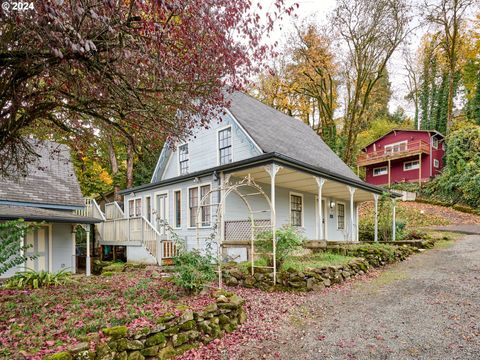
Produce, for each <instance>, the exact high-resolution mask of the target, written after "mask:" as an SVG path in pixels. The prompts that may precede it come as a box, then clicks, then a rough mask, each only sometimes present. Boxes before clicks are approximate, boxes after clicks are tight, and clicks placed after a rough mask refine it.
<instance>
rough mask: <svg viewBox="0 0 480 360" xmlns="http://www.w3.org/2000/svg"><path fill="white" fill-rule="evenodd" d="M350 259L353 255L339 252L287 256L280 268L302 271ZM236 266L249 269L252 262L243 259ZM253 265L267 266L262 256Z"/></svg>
mask: <svg viewBox="0 0 480 360" xmlns="http://www.w3.org/2000/svg"><path fill="white" fill-rule="evenodd" d="M352 259H353V257H351V256H343V255H340V254H333V253H331V252H323V253H318V254H310V255H303V256H289V257H287V259H286V260H285V261H284V262H283V264H282V266H281V268H280V270H288V269H293V270H297V271H304V270H306V269H308V268H320V267H325V266H337V265H344V264H346V263H347V262H348V261H349V260H352ZM238 266H239V267H240V268H241V269H242V270H243V271H249V270H250V267H251V266H252V264H251V262H250V261H244V262H242V263H240V264H238ZM255 266H267V261H266V260H265V259H263V258H260V259H258V260H256V261H255Z"/></svg>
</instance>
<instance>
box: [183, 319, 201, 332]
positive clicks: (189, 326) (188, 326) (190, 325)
mask: <svg viewBox="0 0 480 360" xmlns="http://www.w3.org/2000/svg"><path fill="white" fill-rule="evenodd" d="M196 327H197V323H196V322H195V320H190V321H187V322H186V323H183V324H182V325H180V329H181V330H193V329H195V328H196Z"/></svg>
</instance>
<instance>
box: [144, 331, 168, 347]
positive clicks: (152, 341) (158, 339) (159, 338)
mask: <svg viewBox="0 0 480 360" xmlns="http://www.w3.org/2000/svg"><path fill="white" fill-rule="evenodd" d="M166 344H167V340H166V338H165V335H164V334H162V333H157V334H155V335H152V336H150V337H148V338H147V340H146V341H145V346H146V347H150V346H154V345H159V346H160V347H164V346H165V345H166Z"/></svg>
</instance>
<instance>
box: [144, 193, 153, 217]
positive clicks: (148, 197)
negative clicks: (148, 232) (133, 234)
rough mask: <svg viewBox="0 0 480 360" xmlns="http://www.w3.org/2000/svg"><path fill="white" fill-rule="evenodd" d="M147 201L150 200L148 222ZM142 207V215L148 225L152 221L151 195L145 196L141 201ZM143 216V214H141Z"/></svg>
mask: <svg viewBox="0 0 480 360" xmlns="http://www.w3.org/2000/svg"><path fill="white" fill-rule="evenodd" d="M147 199H150V220H148V216H147V215H148V211H147V210H148V209H147ZM142 205H143V206H144V213H145V219H147V221H149V222H150V223H152V219H153V216H152V215H153V204H152V195H147V196H145V201H143V204H142ZM142 215H143V213H142Z"/></svg>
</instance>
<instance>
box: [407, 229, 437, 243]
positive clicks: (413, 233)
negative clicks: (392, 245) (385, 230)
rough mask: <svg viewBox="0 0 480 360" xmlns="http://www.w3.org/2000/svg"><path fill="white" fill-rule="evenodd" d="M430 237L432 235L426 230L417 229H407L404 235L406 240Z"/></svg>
mask: <svg viewBox="0 0 480 360" xmlns="http://www.w3.org/2000/svg"><path fill="white" fill-rule="evenodd" d="M428 238H430V236H429V235H428V234H427V233H426V232H425V231H421V230H416V229H412V230H409V231H407V232H406V233H405V234H404V236H403V239H404V240H425V239H428Z"/></svg>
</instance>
